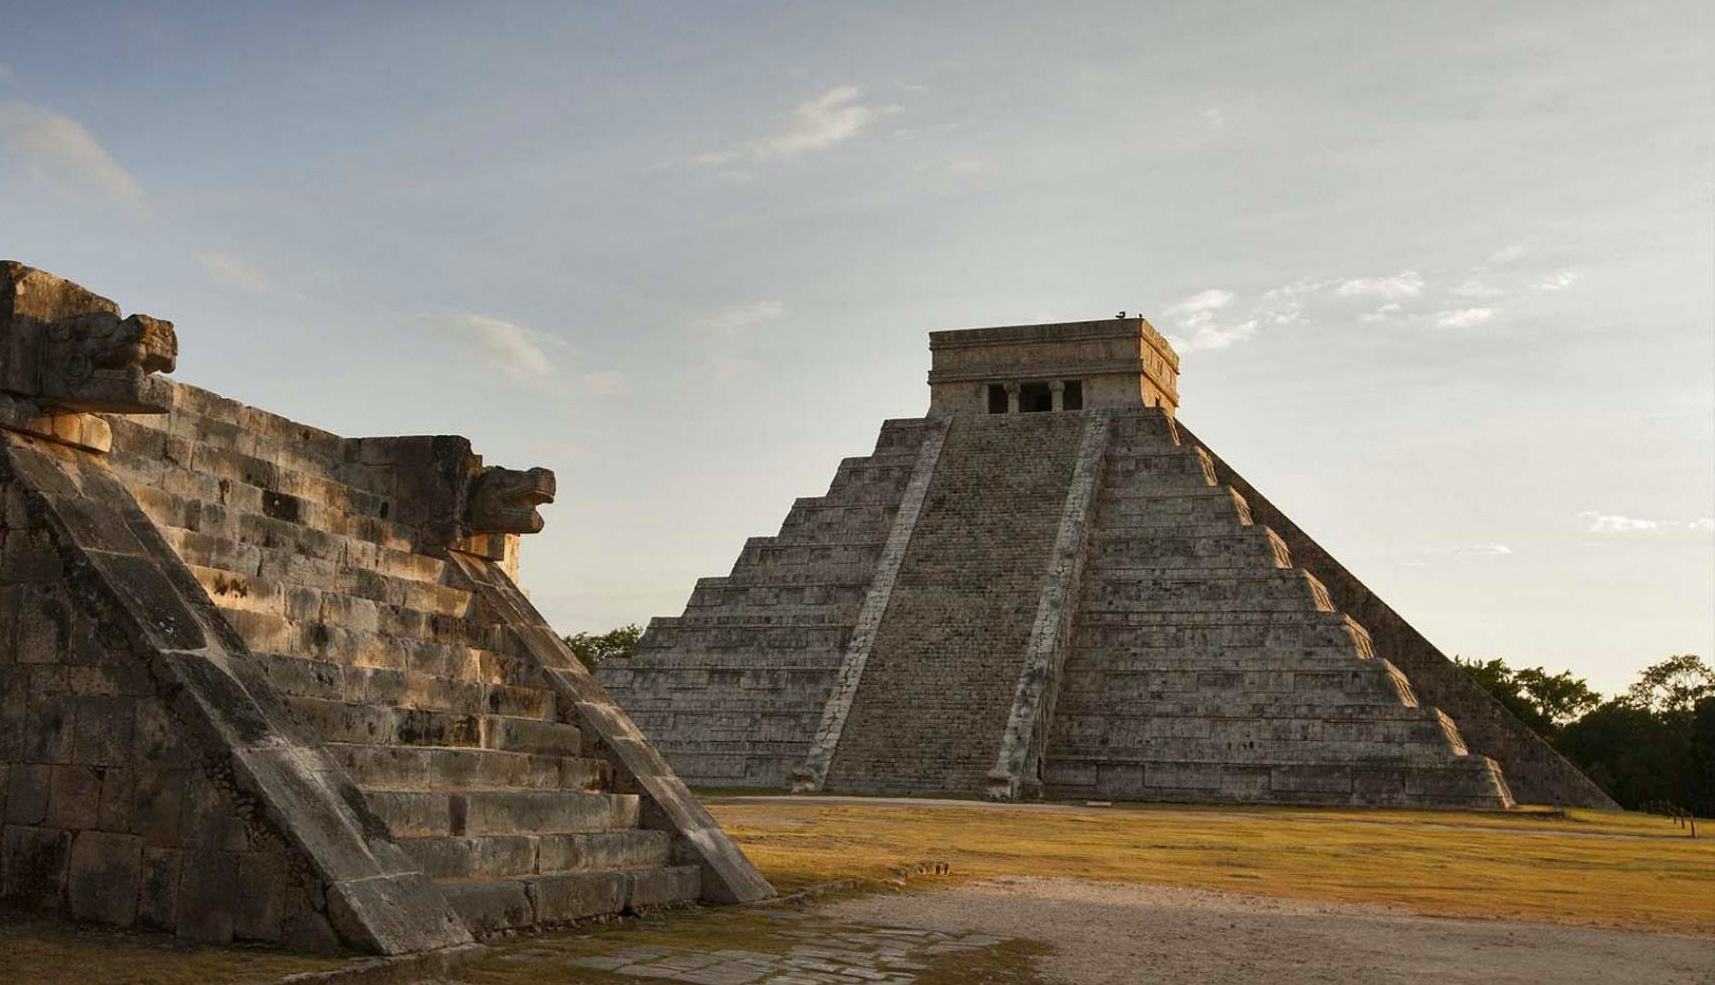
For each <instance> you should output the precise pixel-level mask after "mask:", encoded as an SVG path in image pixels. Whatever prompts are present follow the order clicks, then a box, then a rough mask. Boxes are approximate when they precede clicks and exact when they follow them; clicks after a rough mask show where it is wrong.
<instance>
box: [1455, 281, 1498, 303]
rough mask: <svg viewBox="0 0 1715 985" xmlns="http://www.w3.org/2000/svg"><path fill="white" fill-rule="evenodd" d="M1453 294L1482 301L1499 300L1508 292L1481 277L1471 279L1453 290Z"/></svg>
mask: <svg viewBox="0 0 1715 985" xmlns="http://www.w3.org/2000/svg"><path fill="white" fill-rule="evenodd" d="M1453 293H1454V294H1456V295H1458V296H1459V297H1462V298H1477V299H1479V300H1481V299H1483V298H1497V297H1500V296H1501V295H1502V294H1505V293H1506V292H1505V291H1503V290H1501V289H1500V288H1498V287H1496V286H1495V285H1493V284H1491V283H1489V282H1488V281H1486V280H1484V279H1482V278H1481V277H1470V278H1467V279H1466V280H1465V282H1464V283H1462V284H1460V285H1459V286H1458V287H1455V288H1453Z"/></svg>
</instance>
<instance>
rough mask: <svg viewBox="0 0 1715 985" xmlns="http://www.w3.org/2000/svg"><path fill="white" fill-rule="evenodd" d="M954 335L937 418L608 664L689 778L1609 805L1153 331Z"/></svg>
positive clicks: (923, 790) (937, 387)
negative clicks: (1351, 560)
mask: <svg viewBox="0 0 1715 985" xmlns="http://www.w3.org/2000/svg"><path fill="white" fill-rule="evenodd" d="M930 350H931V354H932V360H933V368H932V369H931V371H930V373H929V385H930V408H929V414H928V415H927V416H926V417H923V418H918V419H913V420H894V421H888V422H886V423H885V424H883V425H882V428H881V435H880V438H879V439H878V441H877V442H876V446H875V451H874V452H873V453H872V454H870V455H868V456H866V457H862V458H852V459H847V460H846V461H844V462H842V463H840V466H839V469H838V471H837V472H836V473H835V475H834V480H833V483H832V485H831V486H830V487H829V489H828V492H827V494H826V495H823V496H818V497H814V498H810V499H800V500H798V501H797V502H795V503H794V504H793V506H792V510H791V512H790V513H789V514H788V515H787V517H786V520H785V522H784V523H783V524H782V525H781V528H780V532H779V534H777V535H775V536H773V537H756V538H752V539H751V540H749V541H748V542H747V543H746V544H745V546H744V550H743V551H742V553H741V554H740V555H739V558H738V561H737V562H736V563H735V564H734V565H733V568H732V571H731V573H730V574H728V575H726V576H725V577H719V578H704V579H701V580H699V581H698V583H697V586H696V589H695V591H694V592H693V593H692V595H691V599H690V603H689V604H688V605H687V606H686V608H685V612H684V614H683V615H682V616H679V617H677V618H658V619H655V620H653V621H652V622H651V623H650V625H649V628H648V631H647V632H646V633H645V634H644V637H643V640H642V642H641V645H640V646H639V649H638V652H637V654H636V656H635V657H633V658H632V659H631V660H628V661H619V662H614V663H612V664H610V665H608V666H605V667H603V668H602V669H601V670H600V671H599V675H598V676H599V677H600V678H601V680H602V681H603V682H604V683H605V684H606V685H607V686H608V689H609V691H610V693H612V694H613V695H614V697H615V699H616V700H617V701H619V702H620V703H621V704H623V705H624V706H625V707H626V708H627V709H628V710H629V711H630V712H631V713H632V715H633V717H634V719H635V720H636V722H637V723H638V725H639V726H640V727H641V728H642V729H643V730H644V732H645V733H646V734H648V735H649V736H650V737H651V738H652V739H653V740H654V741H655V743H656V745H657V747H658V748H659V749H661V751H662V752H663V754H665V755H666V756H667V758H668V760H669V761H670V762H672V763H673V764H674V766H675V767H676V768H677V769H678V771H679V773H680V775H682V776H684V777H685V778H686V779H687V780H688V781H689V782H691V783H693V784H698V785H703V786H707V787H761V788H782V787H788V786H791V787H793V788H795V789H797V790H800V791H814V790H827V791H850V792H862V793H895V794H945V795H966V796H968V795H987V796H989V797H992V798H996V799H1015V798H1020V797H1036V796H1046V797H1055V798H1104V799H1123V800H1166V801H1192V802H1243V803H1265V804H1353V805H1395V806H1414V807H1479V808H1504V807H1507V806H1509V805H1511V804H1512V803H1513V798H1514V797H1518V798H1521V799H1523V800H1527V801H1531V802H1538V803H1553V804H1582V805H1595V806H1603V807H1611V806H1612V802H1611V801H1609V800H1608V798H1607V797H1606V796H1605V795H1603V794H1602V792H1601V791H1600V790H1599V789H1598V788H1596V787H1595V786H1594V785H1593V784H1592V783H1590V782H1589V781H1588V780H1587V779H1586V778H1585V777H1584V776H1583V775H1582V774H1581V773H1580V772H1579V771H1578V770H1577V769H1576V768H1575V767H1573V766H1572V765H1571V764H1570V763H1568V762H1566V761H1565V760H1564V759H1562V758H1561V757H1560V756H1559V755H1558V754H1556V753H1555V752H1554V751H1553V750H1552V749H1551V748H1549V747H1548V746H1547V745H1546V744H1545V743H1543V742H1542V741H1540V740H1539V739H1538V738H1537V737H1536V736H1535V734H1534V733H1532V732H1531V731H1530V730H1529V729H1528V728H1526V727H1525V726H1524V725H1523V724H1522V723H1520V722H1518V721H1517V720H1516V719H1514V718H1513V717H1512V716H1511V715H1510V714H1509V713H1508V712H1506V710H1505V709H1504V708H1502V707H1501V706H1500V705H1499V704H1498V703H1496V702H1494V701H1493V700H1492V699H1490V698H1489V696H1488V695H1487V694H1486V693H1484V692H1483V691H1482V689H1481V688H1479V687H1477V686H1476V685H1475V684H1473V683H1472V682H1471V681H1469V680H1468V679H1467V678H1466V676H1465V675H1464V674H1463V673H1462V672H1461V671H1459V669H1458V668H1457V667H1456V666H1455V665H1454V664H1452V662H1450V661H1449V660H1447V659H1446V657H1445V656H1444V655H1442V654H1441V653H1440V652H1439V651H1438V650H1436V649H1435V647H1434V646H1433V645H1431V644H1430V643H1429V642H1428V641H1427V640H1425V639H1424V638H1423V637H1422V636H1421V635H1420V634H1419V633H1417V632H1416V631H1415V630H1413V629H1412V628H1411V627H1410V626H1409V625H1408V624H1407V623H1406V622H1405V621H1404V620H1403V619H1402V618H1400V617H1399V616H1398V615H1397V614H1396V613H1394V611H1393V610H1392V609H1390V608H1388V607H1387V606H1386V605H1385V604H1383V603H1382V602H1381V601H1380V600H1379V599H1376V598H1375V597H1374V595H1372V594H1371V593H1370V592H1369V591H1368V590H1367V589H1366V588H1365V587H1364V585H1363V584H1362V582H1360V581H1358V579H1357V578H1356V577H1354V576H1353V575H1352V574H1351V573H1350V572H1348V571H1347V570H1346V569H1345V568H1343V567H1341V566H1340V564H1339V562H1337V561H1335V560H1334V559H1333V558H1332V557H1331V556H1329V555H1328V554H1327V553H1326V552H1325V551H1323V550H1322V549H1321V548H1320V547H1318V546H1317V545H1316V544H1315V542H1314V541H1312V540H1310V539H1309V537H1307V536H1306V535H1305V534H1304V533H1303V532H1302V531H1300V530H1299V529H1298V527H1297V526H1296V525H1295V524H1293V523H1292V521H1290V520H1289V519H1287V518H1286V517H1285V516H1284V515H1283V514H1281V513H1280V511H1278V510H1277V509H1275V508H1274V507H1273V505H1272V504H1270V503H1269V502H1268V501H1267V500H1265V499H1263V498H1262V497H1261V496H1260V495H1259V494H1257V492H1256V491H1255V490H1254V489H1252V488H1251V486H1250V485H1249V484H1248V483H1246V482H1245V481H1244V480H1243V479H1242V478H1240V477H1239V476H1238V475H1237V474H1236V473H1234V472H1233V471H1232V470H1231V469H1230V468H1229V467H1228V466H1227V465H1226V463H1224V462H1223V461H1221V459H1219V458H1218V457H1216V456H1215V455H1214V454H1213V453H1212V452H1210V451H1209V450H1208V449H1206V448H1204V447H1202V446H1201V445H1200V444H1199V442H1198V441H1197V440H1196V438H1195V436H1194V435H1193V434H1192V433H1191V432H1190V431H1189V430H1188V429H1187V428H1186V427H1185V425H1184V424H1183V422H1182V421H1181V420H1180V419H1179V417H1178V414H1177V407H1178V391H1177V377H1178V358H1177V356H1176V355H1175V354H1174V352H1173V350H1172V348H1171V347H1170V346H1169V345H1168V343H1167V342H1166V341H1165V340H1164V339H1163V338H1162V337H1161V336H1160V335H1159V334H1158V333H1156V331H1155V330H1154V329H1153V328H1152V327H1151V326H1150V325H1149V324H1148V322H1146V321H1145V320H1144V319H1141V318H1124V317H1121V318H1118V319H1112V320H1103V321H1092V322H1075V323H1068V324H1054V325H1021V326H1009V327H1001V328H985V329H975V330H969V331H956V332H936V333H932V334H931V336H930Z"/></svg>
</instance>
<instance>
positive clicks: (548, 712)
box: [256, 652, 555, 719]
mask: <svg viewBox="0 0 1715 985" xmlns="http://www.w3.org/2000/svg"><path fill="white" fill-rule="evenodd" d="M256 657H257V658H258V659H259V660H260V661H261V663H262V667H263V669H264V670H265V671H266V672H267V674H268V678H269V680H271V681H273V682H274V686H275V687H277V688H279V690H280V693H282V694H289V695H295V696H302V697H310V698H324V699H328V700H333V701H351V702H355V703H358V704H377V705H390V706H394V707H399V708H429V709H435V710H438V711H450V712H457V713H458V714H462V715H504V716H506V717H508V718H537V719H552V718H553V717H554V710H555V703H554V694H553V692H552V691H550V690H548V689H547V688H545V687H525V686H520V685H516V684H499V683H491V682H488V681H482V680H470V679H466V678H460V677H456V676H446V675H441V674H433V673H425V672H422V671H418V670H409V669H395V668H391V667H360V666H352V665H349V664H341V663H332V662H329V661H325V660H311V659H307V658H304V657H299V656H295V655H291V654H281V653H268V652H259V653H257V654H256Z"/></svg>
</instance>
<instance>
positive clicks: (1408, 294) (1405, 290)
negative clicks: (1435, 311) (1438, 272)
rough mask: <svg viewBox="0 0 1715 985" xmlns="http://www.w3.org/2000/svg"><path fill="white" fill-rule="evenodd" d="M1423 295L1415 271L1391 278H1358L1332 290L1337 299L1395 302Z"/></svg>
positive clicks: (1419, 280) (1417, 274)
mask: <svg viewBox="0 0 1715 985" xmlns="http://www.w3.org/2000/svg"><path fill="white" fill-rule="evenodd" d="M1422 293H1423V277H1422V275H1420V274H1419V273H1418V272H1417V271H1415V270H1402V271H1400V272H1399V273H1397V274H1394V275H1393V276H1392V277H1359V278H1356V279H1354V280H1348V281H1344V282H1342V283H1341V284H1340V286H1339V287H1336V288H1334V294H1335V296H1337V297H1342V298H1350V297H1378V298H1387V299H1388V300H1390V301H1391V300H1396V299H1399V298H1414V297H1417V296H1418V295H1419V294H1422Z"/></svg>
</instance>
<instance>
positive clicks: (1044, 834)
mask: <svg viewBox="0 0 1715 985" xmlns="http://www.w3.org/2000/svg"><path fill="white" fill-rule="evenodd" d="M708 804H709V807H710V809H711V810H712V811H713V812H714V814H715V816H716V817H717V818H719V819H720V821H721V823H722V824H723V825H724V826H725V827H726V829H727V831H728V832H729V833H731V835H732V836H733V838H734V839H735V840H736V841H737V842H738V843H739V845H740V846H741V847H743V848H744V850H745V852H746V853H747V854H749V856H750V857H751V859H752V860H753V861H755V862H756V864H757V865H758V867H759V868H761V869H762V871H763V873H764V874H765V875H767V876H768V877H769V879H771V880H773V882H774V884H775V885H776V887H778V888H779V889H780V890H781V891H782V892H791V891H793V890H795V889H800V888H803V887H805V886H808V885H812V884H816V883H823V882H828V881H831V880H835V879H850V878H854V877H855V878H859V879H866V880H870V881H872V882H874V883H876V884H877V885H880V886H885V885H887V884H888V883H889V881H890V880H891V877H892V873H893V871H894V870H895V869H898V868H901V867H906V866H914V865H916V864H918V863H921V862H946V863H949V864H950V865H951V867H952V874H951V876H950V877H944V878H952V879H974V878H981V877H984V876H1000V875H1047V876H1062V877H1069V878H1079V879H1093V880H1112V881H1119V882H1137V883H1153V884H1160V885H1170V886H1192V887H1199V888H1207V889H1220V890H1227V891H1235V892H1242V893H1249V894H1254V895H1263V896H1284V897H1294V898H1300V899H1315V900H1338V901H1345V902H1359V903H1383V904H1390V905H1394V906H1399V907H1403V908H1406V909H1409V910H1412V911H1416V912H1419V913H1428V914H1438V915H1445V916H1459V917H1506V918H1512V919H1521V920H1540V921H1550V922H1556V923H1565V924H1575V925H1586V926H1599V927H1616V928H1624V929H1630V930H1644V931H1653V932H1657V933H1677V934H1689V935H1698V936H1711V937H1715V838H1708V837H1706V838H1700V839H1698V840H1696V841H1693V840H1691V839H1690V838H1689V837H1687V836H1686V833H1685V832H1684V831H1683V830H1682V829H1680V828H1678V827H1676V826H1674V825H1673V824H1672V823H1671V822H1669V821H1667V820H1665V819H1662V818H1658V817H1650V816H1645V815H1640V814H1618V813H1604V812H1596V811H1567V812H1559V811H1528V810H1527V811H1515V812H1509V813H1505V814H1499V813H1494V814H1490V813H1457V812H1433V813H1430V812H1422V813H1418V812H1405V811H1375V810H1349V811H1347V810H1305V809H1291V808H1280V809H1268V808H1242V809H1240V808H1212V807H1172V806H1149V807H1142V806H1124V805H1121V806H1115V807H1111V808H1103V809H1090V808H1079V807H1065V808H1059V807H1051V806H1050V807H1031V806H1026V807H1015V806H1006V807H992V806H987V805H983V804H980V803H975V802H972V803H947V802H917V803H905V804H901V803H898V802H893V801H882V800H868V801H864V800H855V801H820V800H806V799H788V798H777V799H776V798H771V799H738V798H711V799H709V801H708ZM939 878H943V877H925V878H923V879H921V880H919V879H915V878H914V879H912V880H910V882H909V885H910V886H911V887H912V888H917V887H919V886H934V885H936V884H937V880H938V879H939ZM750 919H751V918H750V917H747V916H745V915H744V914H743V913H738V912H734V911H718V912H716V913H712V914H704V915H702V916H698V915H696V914H685V915H682V916H677V917H668V918H665V919H664V921H654V922H650V923H649V924H648V925H646V926H643V927H639V926H638V925H636V924H619V925H615V926H613V927H612V928H610V929H607V930H603V931H600V932H599V933H598V934H597V935H596V938H595V943H596V944H598V945H599V943H600V941H601V940H603V939H606V938H609V937H611V938H613V939H614V940H620V939H627V938H630V939H633V940H644V939H652V938H649V936H648V935H649V934H651V933H654V934H657V935H661V934H665V935H668V936H670V937H672V938H673V939H675V940H683V941H686V942H694V941H698V940H700V939H701V937H702V936H707V935H708V934H711V933H712V934H716V935H717V936H718V934H720V933H723V932H729V931H734V930H737V931H742V930H744V928H745V927H747V926H748V923H746V921H748V920H750ZM711 920H713V921H714V922H713V923H711V922H710V921H711ZM734 921H737V923H734ZM729 925H730V926H729ZM652 927H653V928H654V929H651V928H652ZM723 928H725V930H723ZM566 946H568V947H571V946H573V945H572V944H571V943H570V942H568V943H567V945H566ZM577 946H579V947H582V946H583V945H577ZM990 957H991V958H994V959H995V960H999V959H1000V958H1006V957H1007V956H1006V955H1004V954H1000V953H999V952H997V953H996V955H991V956H990ZM985 960H987V959H985ZM1007 960H1009V961H1010V960H1011V959H1010V958H1007ZM341 963H342V962H341V961H340V960H339V959H336V958H322V957H313V956H303V955H291V954H283V953H280V952H278V951H269V950H267V949H254V948H204V947H194V946H187V945H182V944H179V943H177V942H176V941H174V940H173V939H172V938H170V937H163V936H161V935H157V934H144V933H131V932H124V931H115V930H110V929H103V928H93V927H75V926H71V925H67V924H64V923H59V922H55V921H42V920H32V919H22V920H20V919H17V917H16V916H15V915H14V916H11V917H0V981H20V982H31V983H40V985H96V983H100V985H143V983H148V985H197V983H203V982H268V981H273V980H275V979H277V978H279V977H280V976H282V975H285V974H290V973H293V972H304V971H319V970H328V969H331V968H335V967H338V966H339V965H340V964H341ZM483 967H484V968H485V969H487V970H484V971H482V972H481V973H480V974H479V973H478V972H476V971H473V972H472V978H471V980H472V981H478V980H482V981H487V980H490V979H492V980H494V981H496V982H499V981H513V980H520V981H525V980H531V981H545V980H546V979H543V978H541V977H540V975H541V969H540V968H537V969H535V970H534V971H533V972H528V971H526V970H525V969H524V968H517V969H513V970H511V971H504V970H503V969H500V968H499V966H494V967H490V966H489V965H484V966H483ZM997 967H998V966H997ZM967 970H968V969H967ZM997 973H998V972H997ZM531 974H534V975H536V976H537V977H535V978H531V977H530V975H531ZM484 975H486V976H489V977H488V978H484V977H483V976H484ZM8 976H13V977H8ZM565 980H575V979H565ZM948 980H949V981H953V980H958V979H957V977H956V976H955V977H954V978H952V979H948ZM997 980H1002V979H997Z"/></svg>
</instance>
